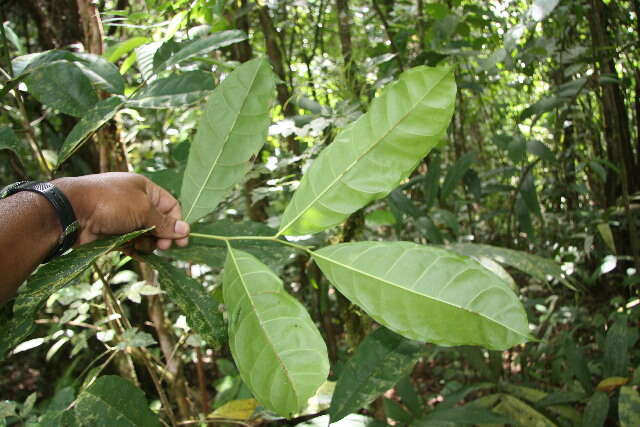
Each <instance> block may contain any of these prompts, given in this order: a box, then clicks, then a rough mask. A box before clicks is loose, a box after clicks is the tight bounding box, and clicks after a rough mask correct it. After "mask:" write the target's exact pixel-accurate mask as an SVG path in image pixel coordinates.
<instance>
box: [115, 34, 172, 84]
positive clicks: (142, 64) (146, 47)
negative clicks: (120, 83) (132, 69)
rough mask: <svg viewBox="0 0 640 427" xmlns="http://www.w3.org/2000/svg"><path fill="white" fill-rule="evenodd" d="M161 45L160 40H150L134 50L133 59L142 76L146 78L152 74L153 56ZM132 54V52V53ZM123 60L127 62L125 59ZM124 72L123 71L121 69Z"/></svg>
mask: <svg viewBox="0 0 640 427" xmlns="http://www.w3.org/2000/svg"><path fill="white" fill-rule="evenodd" d="M161 45H162V42H151V43H147V44H143V45H142V46H138V47H137V48H136V50H135V52H134V53H135V61H136V63H137V64H138V69H139V70H140V73H141V74H142V78H143V79H144V80H147V79H149V78H151V76H153V74H154V73H153V57H154V56H155V54H156V52H157V51H158V49H159V48H160V46H161ZM132 55H133V54H132ZM125 62H128V60H127V61H125ZM123 72H124V71H123Z"/></svg>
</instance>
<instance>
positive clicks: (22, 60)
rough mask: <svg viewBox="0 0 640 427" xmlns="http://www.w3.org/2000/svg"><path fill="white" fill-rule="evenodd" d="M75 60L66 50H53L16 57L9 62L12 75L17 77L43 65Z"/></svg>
mask: <svg viewBox="0 0 640 427" xmlns="http://www.w3.org/2000/svg"><path fill="white" fill-rule="evenodd" d="M75 59H76V58H75V57H74V55H73V53H71V52H69V51H68V50H58V49H53V50H47V51H44V52H36V53H30V54H27V55H22V56H18V57H16V58H14V59H13V60H12V61H11V64H12V66H13V73H14V75H15V76H16V77H17V76H20V75H23V74H28V73H29V72H31V71H34V70H35V69H37V68H39V67H41V66H43V65H48V64H50V63H52V62H55V61H62V60H66V61H74V60H75Z"/></svg>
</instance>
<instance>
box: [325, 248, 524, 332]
mask: <svg viewBox="0 0 640 427" xmlns="http://www.w3.org/2000/svg"><path fill="white" fill-rule="evenodd" d="M313 256H318V257H320V258H323V259H325V260H327V261H329V262H332V263H334V264H336V265H338V266H340V267H343V268H346V269H347V270H351V271H353V272H355V273H357V274H361V275H363V276H366V277H369V278H371V279H374V280H378V281H380V282H383V283H386V284H388V285H390V286H393V287H395V288H398V289H401V290H403V291H406V292H409V293H412V294H415V295H419V296H421V297H423V298H427V299H430V300H433V301H436V302H439V303H442V304H445V305H448V306H451V307H454V308H457V309H459V310H463V311H466V312H468V313H471V314H474V315H476V316H479V317H482V318H483V319H486V320H489V321H491V322H493V323H495V324H498V325H500V326H502V327H503V328H505V329H507V330H509V331H511V332H513V333H515V334H516V335H518V336H521V337H524V338H527V339H528V338H529V337H527V336H526V335H522V333H520V332H518V331H516V330H515V329H513V328H511V327H509V326H507V325H505V324H504V323H502V322H499V321H497V320H495V319H492V318H491V317H487V316H485V315H484V314H482V313H480V312H477V311H472V310H469V309H466V308H464V307H461V306H459V305H457V304H453V303H451V302H449V301H445V300H442V299H440V298H437V297H434V296H431V295H427V294H422V293H420V292H416V291H414V290H413V289H409V288H405V287H404V286H400V285H399V284H396V283H393V282H390V281H388V280H386V279H383V278H382V277H377V276H374V275H372V274H369V273H367V272H365V271H362V270H359V269H357V268H355V267H351V266H349V265H346V264H343V263H341V262H339V261H336V260H334V259H331V258H327V257H326V256H323V255H320V254H319V253H318V252H313Z"/></svg>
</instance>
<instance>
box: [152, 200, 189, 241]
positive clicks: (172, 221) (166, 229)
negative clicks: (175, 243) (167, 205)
mask: <svg viewBox="0 0 640 427" xmlns="http://www.w3.org/2000/svg"><path fill="white" fill-rule="evenodd" d="M144 225H145V226H146V227H152V226H155V229H154V230H153V231H152V234H153V235H154V236H156V237H158V238H161V239H172V240H175V239H182V238H184V237H187V236H188V235H189V228H190V227H189V224H187V223H186V222H184V221H180V220H179V219H178V218H175V217H172V216H170V215H165V214H162V213H160V212H159V211H158V210H157V209H156V207H155V206H152V207H151V209H150V210H149V214H148V215H147V220H146V222H145V224H144Z"/></svg>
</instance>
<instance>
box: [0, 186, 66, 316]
mask: <svg viewBox="0 0 640 427" xmlns="http://www.w3.org/2000/svg"><path fill="white" fill-rule="evenodd" d="M60 233H61V226H60V222H59V220H58V217H57V215H56V213H55V211H54V209H53V207H52V206H51V205H50V204H49V202H48V201H47V200H46V199H45V198H44V197H43V196H41V195H39V194H36V193H32V192H29V191H22V192H19V193H17V194H14V195H12V196H9V197H7V198H6V199H3V200H0V254H1V255H0V303H3V302H5V301H7V300H8V299H9V298H11V297H12V296H13V295H14V294H15V292H16V290H17V289H18V287H19V286H20V284H22V282H24V280H25V279H26V278H27V277H28V276H29V274H31V272H32V271H33V270H34V269H35V268H36V267H37V266H38V265H39V264H40V263H41V262H42V261H43V260H44V259H45V258H46V256H47V255H48V254H49V253H50V252H51V251H52V250H53V249H54V248H55V247H56V245H57V242H58V238H59V237H60Z"/></svg>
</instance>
